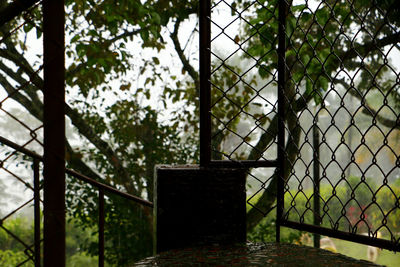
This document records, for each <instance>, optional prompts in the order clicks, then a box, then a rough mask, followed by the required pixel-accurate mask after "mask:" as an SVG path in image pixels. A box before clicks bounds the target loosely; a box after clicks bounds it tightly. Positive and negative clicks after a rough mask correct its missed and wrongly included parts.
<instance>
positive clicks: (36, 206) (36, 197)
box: [33, 159, 41, 267]
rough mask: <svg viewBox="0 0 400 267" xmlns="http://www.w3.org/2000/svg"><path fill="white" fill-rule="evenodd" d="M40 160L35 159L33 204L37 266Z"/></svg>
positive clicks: (38, 255)
mask: <svg viewBox="0 0 400 267" xmlns="http://www.w3.org/2000/svg"><path fill="white" fill-rule="evenodd" d="M39 177H40V173H39V160H38V159H33V190H34V191H33V199H34V200H33V201H34V202H33V203H34V204H33V205H34V246H35V267H40V261H41V258H40V183H39Z"/></svg>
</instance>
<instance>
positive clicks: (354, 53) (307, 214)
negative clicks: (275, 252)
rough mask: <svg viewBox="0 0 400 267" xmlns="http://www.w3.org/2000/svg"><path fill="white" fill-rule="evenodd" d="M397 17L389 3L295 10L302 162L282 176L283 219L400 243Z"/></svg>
mask: <svg viewBox="0 0 400 267" xmlns="http://www.w3.org/2000/svg"><path fill="white" fill-rule="evenodd" d="M385 5H388V6H385ZM397 12H398V10H397V9H396V7H395V3H394V2H391V1H388V2H387V3H379V2H377V1H371V3H369V4H368V5H366V4H365V3H362V1H354V2H347V1H322V2H319V3H317V2H313V1H302V2H301V3H300V2H299V3H296V5H292V6H291V9H290V11H289V12H288V24H287V28H286V35H287V38H288V52H287V53H286V63H287V69H288V72H289V73H290V74H289V75H290V77H288V80H287V90H288V91H289V92H291V93H292V94H293V95H291V96H290V97H289V98H288V100H289V103H288V104H289V105H288V110H289V113H290V114H289V115H288V116H291V117H292V118H293V119H292V123H291V122H288V123H287V124H288V127H287V128H288V129H287V130H288V132H289V135H290V136H292V138H291V139H292V143H293V145H294V147H295V148H294V149H293V151H295V152H296V156H295V157H294V159H293V161H291V162H290V169H291V172H290V174H289V175H288V177H285V178H286V179H287V184H286V187H285V195H286V199H285V202H286V203H285V205H286V207H285V215H284V216H285V219H286V220H289V221H295V222H299V223H305V224H312V221H313V217H315V216H318V217H319V221H320V224H321V226H323V227H325V228H330V229H333V230H338V231H343V232H349V233H353V234H364V235H367V236H370V237H373V238H377V237H380V238H382V239H387V240H390V241H391V242H392V244H393V248H394V247H398V245H399V240H400V239H399V237H400V236H399V229H398V225H397V223H395V221H396V220H397V219H396V218H398V216H399V212H400V211H399V205H398V204H399V197H400V191H399V189H400V188H399V187H398V179H399V174H400V173H399V164H398V160H399V154H400V151H399V149H398V147H399V146H398V143H397V142H398V136H399V135H398V134H399V124H398V114H399V112H398V103H397V102H396V100H395V99H396V97H397V95H398V93H399V79H398V77H399V66H398V65H397V63H396V59H398V58H399V47H398V45H397V43H398V19H395V17H394V15H395V14H397ZM395 36H397V38H396V37H395ZM389 39H390V41H389ZM299 99H302V100H303V105H302V107H299V106H298V105H297V103H296V102H297V101H298V100H299ZM291 124H292V125H291ZM314 128H315V129H316V131H317V134H316V135H315V134H313V129H314ZM314 138H318V139H317V140H313V139H314ZM317 149H318V150H319V151H320V156H319V158H316V157H315V156H314V155H313V154H314V150H317ZM288 152H289V151H288ZM314 165H316V166H314ZM315 167H316V168H315ZM317 172H318V173H317ZM315 176H317V177H318V178H317V179H315ZM316 183H320V191H319V192H314V191H313V188H314V187H315V184H316ZM314 198H318V200H317V201H319V202H320V206H321V209H320V210H316V209H315V208H314V205H315V204H313V202H314ZM314 203H315V202H314Z"/></svg>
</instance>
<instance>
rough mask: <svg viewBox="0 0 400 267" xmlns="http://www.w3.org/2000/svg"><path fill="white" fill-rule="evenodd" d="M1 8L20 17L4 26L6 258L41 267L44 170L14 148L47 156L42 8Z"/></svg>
mask: <svg viewBox="0 0 400 267" xmlns="http://www.w3.org/2000/svg"><path fill="white" fill-rule="evenodd" d="M1 5H2V6H1V11H2V12H6V11H7V13H6V14H5V15H11V14H10V13H9V12H14V16H15V17H14V18H13V19H11V20H10V21H7V22H4V21H2V24H1V25H0V87H1V91H0V112H1V113H2V114H1V116H0V127H1V129H2V130H1V132H2V134H1V138H2V140H1V148H0V149H1V152H0V166H1V169H0V177H1V178H0V186H1V187H0V188H1V189H0V190H1V191H2V192H1V195H2V198H1V199H2V201H4V202H3V203H2V205H1V210H0V213H1V215H0V216H1V219H0V228H1V229H0V231H1V233H0V234H1V236H2V244H1V248H0V249H1V253H2V255H0V259H1V262H2V264H5V265H7V266H22V265H23V266H33V265H35V266H39V265H40V253H41V249H40V247H41V239H42V237H41V233H40V228H41V225H42V223H41V219H40V214H41V199H40V184H41V182H40V180H41V175H40V174H41V166H40V165H39V161H38V159H37V158H35V157H33V158H32V157H30V156H29V155H26V154H22V153H19V152H18V151H17V150H14V149H13V148H11V147H10V146H8V145H9V143H10V141H12V142H14V143H17V144H18V145H19V146H20V148H21V149H22V150H24V149H29V150H33V151H36V152H37V153H40V154H42V152H43V124H42V122H41V117H42V108H41V106H38V105H37V104H38V103H39V102H40V101H38V100H39V99H41V98H42V96H43V94H42V92H41V91H40V90H39V88H41V84H42V83H43V82H42V75H43V52H42V51H43V49H42V41H41V35H42V31H43V30H42V23H41V20H42V15H41V7H40V5H39V4H37V5H33V6H31V7H29V8H27V9H26V8H25V7H20V6H19V5H18V3H17V2H14V3H8V7H9V9H4V7H5V6H6V2H5V1H3V2H1ZM10 8H11V9H10ZM17 14H18V15H17ZM2 17H3V18H5V16H3V15H2ZM32 35H36V36H35V37H33V36H32ZM40 103H41V102H40ZM24 109H27V110H29V111H30V115H26V113H25V112H23V110H24ZM3 139H4V140H3ZM7 144H8V145H7Z"/></svg>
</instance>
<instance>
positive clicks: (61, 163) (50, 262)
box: [43, 0, 65, 267]
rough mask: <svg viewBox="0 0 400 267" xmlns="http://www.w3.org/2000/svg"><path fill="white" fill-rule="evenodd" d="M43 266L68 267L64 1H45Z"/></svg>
mask: <svg viewBox="0 0 400 267" xmlns="http://www.w3.org/2000/svg"><path fill="white" fill-rule="evenodd" d="M43 54H44V59H43V61H44V62H43V64H44V88H43V93H44V112H43V114H44V115H43V125H44V127H43V128H44V161H43V162H44V171H43V173H44V189H43V195H44V204H43V205H44V266H45V267H54V266H57V267H63V266H65V148H64V147H65V111H64V106H65V89H64V76H65V70H64V1H63V0H58V1H53V0H44V1H43Z"/></svg>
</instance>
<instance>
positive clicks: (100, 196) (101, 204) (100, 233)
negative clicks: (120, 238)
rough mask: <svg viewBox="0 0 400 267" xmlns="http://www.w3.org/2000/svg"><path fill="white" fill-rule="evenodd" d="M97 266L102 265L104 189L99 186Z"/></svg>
mask: <svg viewBox="0 0 400 267" xmlns="http://www.w3.org/2000/svg"><path fill="white" fill-rule="evenodd" d="M99 267H104V189H101V188H99Z"/></svg>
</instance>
